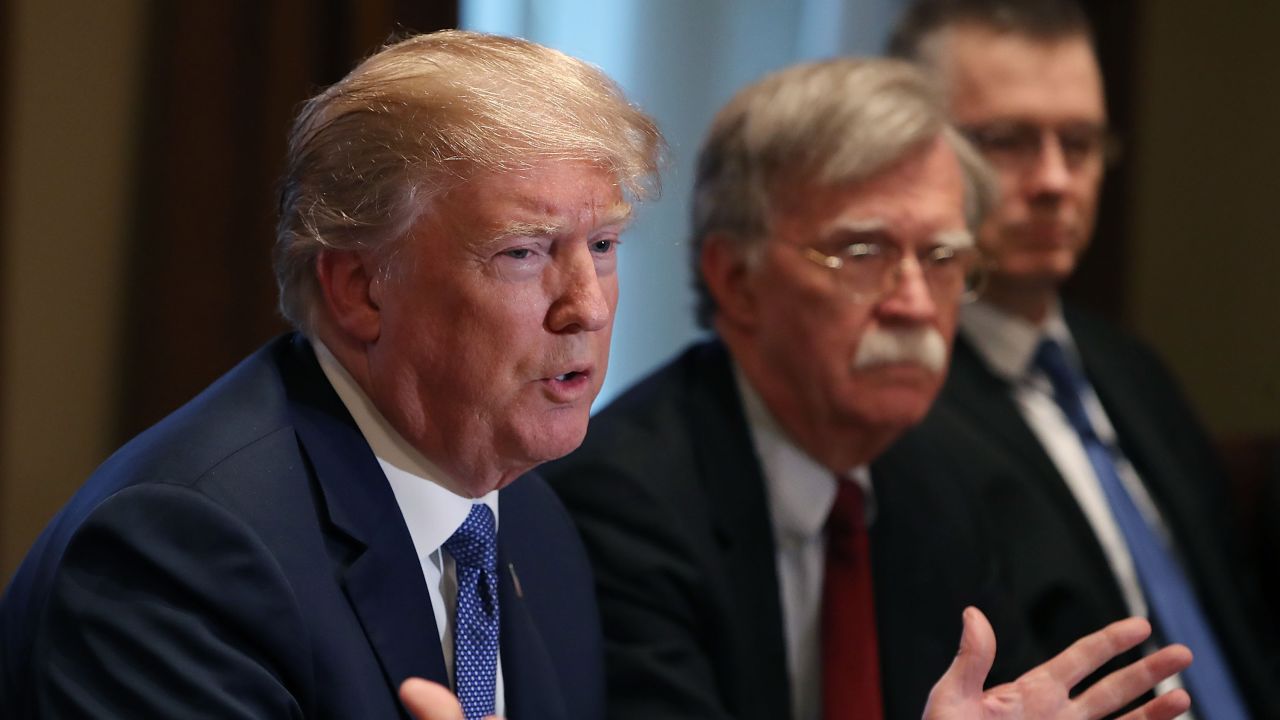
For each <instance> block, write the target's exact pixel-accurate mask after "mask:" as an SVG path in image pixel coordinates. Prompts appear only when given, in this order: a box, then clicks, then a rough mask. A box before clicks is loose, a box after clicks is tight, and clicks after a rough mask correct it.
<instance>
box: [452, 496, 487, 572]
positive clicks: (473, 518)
mask: <svg viewBox="0 0 1280 720" xmlns="http://www.w3.org/2000/svg"><path fill="white" fill-rule="evenodd" d="M444 549H445V550H446V551H448V553H449V554H450V555H451V556H453V561H454V562H455V563H457V564H458V565H462V566H464V567H470V568H476V569H479V570H486V571H490V572H492V571H495V570H496V569H497V567H498V533H497V530H496V527H495V524H494V521H493V511H491V510H490V509H489V506H488V505H485V504H484V503H476V504H474V505H472V506H471V512H470V513H468V514H467V519H466V520H463V521H462V525H461V526H460V527H459V528H458V529H457V530H455V531H454V533H453V535H451V536H450V537H449V539H448V540H446V541H445V542H444Z"/></svg>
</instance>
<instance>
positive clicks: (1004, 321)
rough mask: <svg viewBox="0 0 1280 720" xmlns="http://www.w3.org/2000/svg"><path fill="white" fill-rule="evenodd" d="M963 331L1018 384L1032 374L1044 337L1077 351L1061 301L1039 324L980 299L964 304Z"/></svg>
mask: <svg viewBox="0 0 1280 720" xmlns="http://www.w3.org/2000/svg"><path fill="white" fill-rule="evenodd" d="M960 332H962V333H964V337H965V339H966V340H968V341H969V344H971V345H973V348H974V350H976V351H977V353H978V355H980V356H981V357H982V359H983V360H985V361H986V363H987V366H988V367H989V368H991V370H992V371H993V372H995V373H996V374H997V375H999V376H1000V377H1002V378H1004V379H1005V380H1007V381H1009V382H1011V383H1015V384H1016V383H1019V382H1024V381H1026V380H1027V378H1028V376H1029V375H1030V374H1031V359H1032V357H1033V356H1034V355H1035V352H1036V346H1037V345H1039V343H1040V340H1041V339H1042V338H1046V337H1047V338H1052V339H1053V340H1055V341H1057V343H1058V344H1059V345H1061V346H1062V348H1063V350H1065V351H1066V352H1067V353H1068V354H1074V353H1075V352H1076V350H1075V342H1074V341H1072V339H1071V331H1070V330H1069V329H1068V328H1067V322H1066V320H1065V319H1064V318H1063V317H1062V305H1061V304H1060V303H1059V302H1058V301H1057V300H1054V302H1053V304H1052V305H1051V306H1050V307H1049V312H1048V313H1047V314H1046V315H1045V318H1044V321H1043V322H1041V323H1040V324H1039V325H1036V324H1035V323H1031V322H1028V321H1027V320H1025V319H1023V318H1021V317H1018V316H1017V315H1014V314H1012V313H1009V312H1007V311H1005V310H1002V309H1001V308H998V307H996V306H995V305H992V304H991V303H988V302H983V301H981V300H979V301H977V302H974V303H970V304H968V305H965V306H963V307H961V309H960Z"/></svg>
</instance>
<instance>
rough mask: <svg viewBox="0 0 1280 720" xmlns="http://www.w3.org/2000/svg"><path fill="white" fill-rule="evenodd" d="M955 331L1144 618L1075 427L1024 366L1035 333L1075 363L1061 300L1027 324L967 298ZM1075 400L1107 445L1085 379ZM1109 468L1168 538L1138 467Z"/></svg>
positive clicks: (1105, 428)
mask: <svg viewBox="0 0 1280 720" xmlns="http://www.w3.org/2000/svg"><path fill="white" fill-rule="evenodd" d="M960 332H961V333H963V334H964V337H965V339H966V340H968V341H969V343H970V344H971V345H972V346H973V348H974V350H976V351H977V353H978V355H980V356H981V357H982V359H983V360H984V361H986V364H987V367H988V368H990V369H991V371H992V372H994V373H995V374H996V375H998V376H1000V377H1001V378H1003V379H1004V380H1006V381H1008V382H1009V384H1010V386H1011V387H1012V388H1013V400H1014V403H1015V404H1016V405H1017V406H1018V411H1019V412H1020V413H1021V414H1022V417H1023V419H1024V420H1025V421H1026V423H1027V425H1028V426H1029V427H1030V428H1031V431H1032V432H1033V433H1034V434H1035V436H1036V438H1037V439H1039V441H1040V445H1041V446H1042V447H1043V448H1044V450H1045V453H1046V454H1048V456H1049V459H1050V460H1052V461H1053V464H1054V466H1055V467H1056V468H1057V469H1058V473H1059V474H1060V475H1062V479H1063V480H1064V481H1066V484H1067V487H1068V488H1069V489H1070V490H1071V494H1072V495H1073V496H1075V499H1076V502H1077V503H1079V505H1080V509H1081V511H1083V512H1084V516H1085V518H1086V519H1087V520H1088V521H1089V526H1090V527H1091V528H1092V529H1093V534H1094V535H1095V536H1096V537H1097V538H1098V543H1099V544H1100V545H1101V546H1102V551H1103V554H1104V555H1105V556H1106V558H1107V563H1108V564H1109V565H1110V566H1111V572H1112V574H1114V575H1115V578H1116V582H1117V583H1118V584H1119V585H1120V592H1121V594H1122V595H1123V597H1124V601H1125V604H1126V605H1127V606H1128V608H1129V612H1130V614H1133V615H1139V616H1142V617H1147V600H1146V597H1145V595H1144V594H1143V592H1142V586H1141V584H1140V583H1139V580H1138V574H1137V571H1136V570H1135V568H1134V566H1133V556H1132V555H1130V553H1129V545H1128V543H1127V542H1126V541H1125V539H1124V534H1123V533H1122V532H1121V530H1120V527H1119V525H1117V524H1116V521H1115V517H1114V516H1113V515H1112V514H1111V506H1110V504H1109V503H1108V502H1107V497H1106V495H1105V493H1104V492H1103V490H1102V485H1101V484H1100V483H1099V482H1098V478H1097V475H1096V474H1095V473H1094V471H1093V465H1092V464H1091V463H1090V462H1089V455H1088V452H1087V451H1086V450H1085V448H1084V444H1083V443H1082V442H1081V441H1080V436H1079V434H1078V433H1077V432H1076V430H1075V427H1074V426H1072V425H1071V422H1070V421H1069V420H1067V417H1066V415H1065V414H1063V412H1062V409H1061V408H1060V407H1059V405H1058V403H1057V401H1056V400H1054V397H1053V385H1052V384H1051V383H1050V381H1049V378H1048V377H1047V376H1046V375H1045V374H1044V373H1043V372H1042V371H1040V370H1039V369H1037V368H1034V367H1032V358H1033V356H1034V355H1035V351H1036V347H1037V345H1039V343H1040V340H1041V338H1046V337H1047V338H1051V339H1053V340H1054V341H1056V342H1057V343H1058V344H1059V345H1060V346H1062V349H1063V351H1064V352H1065V353H1066V354H1067V356H1068V358H1074V360H1075V362H1076V363H1077V366H1079V353H1078V351H1077V350H1076V344H1075V341H1074V340H1073V339H1072V337H1071V331H1070V330H1069V329H1068V328H1067V323H1066V321H1065V320H1064V319H1063V317H1062V308H1061V306H1060V305H1059V304H1058V303H1056V302H1055V303H1054V305H1053V307H1052V308H1051V309H1050V311H1049V313H1048V315H1047V317H1046V318H1045V320H1044V322H1043V323H1042V324H1040V325H1035V324H1033V323H1030V322H1027V321H1026V320H1024V319H1022V318H1021V317H1018V316H1015V315H1012V314H1009V313H1007V312H1005V311H1003V310H1001V309H1000V308H997V307H995V306H994V305H991V304H989V303H984V302H981V301H979V302H975V303H971V304H969V305H965V306H963V307H962V308H961V311H960ZM1081 400H1082V401H1083V403H1084V408H1085V412H1086V413H1087V414H1088V416H1089V422H1090V424H1092V425H1093V429H1094V432H1095V433H1097V435H1098V439H1100V440H1101V441H1102V442H1103V443H1104V444H1106V445H1108V446H1111V447H1115V446H1116V431H1115V428H1114V427H1113V426H1112V424H1111V420H1110V419H1109V418H1108V417H1107V413H1106V410H1104V409H1103V407H1102V402H1101V401H1100V400H1099V399H1098V396H1097V394H1096V393H1095V392H1094V391H1093V388H1092V386H1090V387H1089V388H1087V390H1086V391H1085V392H1084V394H1083V397H1082V398H1081ZM1116 470H1117V474H1118V475H1119V476H1120V481H1121V482H1122V483H1123V484H1124V486H1125V489H1126V490H1128V491H1129V495H1130V496H1131V497H1132V498H1133V501H1134V503H1135V504H1136V505H1137V506H1138V510H1139V512H1141V513H1142V515H1143V517H1144V518H1145V519H1146V521H1147V523H1148V524H1149V525H1150V526H1151V527H1152V528H1153V529H1154V530H1155V532H1156V533H1157V534H1158V535H1160V536H1161V537H1162V538H1163V539H1164V540H1165V542H1166V543H1169V541H1170V539H1171V538H1170V535H1169V530H1168V527H1167V525H1166V524H1165V522H1164V520H1163V519H1162V518H1161V517H1160V513H1159V511H1158V510H1157V508H1156V505H1155V502H1153V501H1152V499H1151V494H1150V493H1149V492H1147V488H1146V486H1145V485H1144V484H1143V482H1142V479H1141V478H1140V477H1139V476H1138V471H1137V470H1136V469H1135V468H1134V467H1133V465H1131V464H1130V463H1129V461H1128V460H1127V459H1125V458H1124V457H1123V455H1119V454H1118V455H1117V462H1116ZM1170 546H1171V547H1172V545H1170ZM1180 686H1181V684H1180V683H1179V682H1178V681H1177V678H1176V677H1174V678H1172V679H1171V680H1167V681H1165V682H1164V683H1161V684H1160V685H1159V686H1157V687H1158V690H1160V691H1161V692H1163V691H1166V690H1168V689H1171V688H1173V687H1180ZM1183 717H1189V716H1188V715H1184V716H1183Z"/></svg>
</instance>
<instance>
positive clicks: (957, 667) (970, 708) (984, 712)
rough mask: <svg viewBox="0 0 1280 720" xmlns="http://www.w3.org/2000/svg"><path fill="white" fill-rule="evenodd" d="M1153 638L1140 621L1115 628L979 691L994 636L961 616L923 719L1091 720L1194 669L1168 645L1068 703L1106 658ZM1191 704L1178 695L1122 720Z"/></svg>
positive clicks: (982, 620)
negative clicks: (952, 655) (952, 652)
mask: <svg viewBox="0 0 1280 720" xmlns="http://www.w3.org/2000/svg"><path fill="white" fill-rule="evenodd" d="M1150 634H1151V625H1150V624H1148V623H1147V621H1146V620H1142V619H1140V618H1129V619H1128V620H1122V621H1120V622H1117V623H1112V624H1111V625H1108V626H1107V627H1105V628H1103V629H1102V630H1099V631H1098V632H1096V633H1093V634H1092V635H1087V636H1085V637H1084V638H1081V639H1080V640H1078V641H1076V642H1075V643H1074V644H1073V645H1072V646H1071V647H1069V648H1067V649H1066V650H1064V651H1062V653H1061V654H1059V655H1057V656H1056V657H1054V658H1053V659H1051V660H1049V661H1048V662H1046V663H1044V664H1043V665H1039V666H1037V667H1035V668H1033V669H1032V670H1030V671H1029V672H1027V673H1026V674H1025V675H1023V676H1022V677H1020V678H1018V679H1017V680H1015V681H1013V682H1011V683H1007V684H1004V685H999V686H996V687H993V688H991V689H990V690H987V691H985V692H984V691H983V689H982V686H983V683H984V682H985V681H986V678H987V673H988V672H989V671H990V670H991V663H992V662H993V661H994V660H995V655H996V638H995V633H994V632H993V631H992V629H991V624H990V623H989V622H987V618H986V616H984V615H983V614H982V613H981V612H979V611H978V610H977V609H975V608H969V609H967V610H965V614H964V633H963V636H962V637H961V639H960V652H959V653H958V654H957V655H956V659H955V661H954V662H953V663H952V664H951V668H950V669H949V670H947V673H946V674H945V675H943V676H942V679H941V680H939V681H938V684H937V685H935V686H934V688H933V692H931V693H930V694H929V704H928V706H927V707H926V708H925V714H924V720H1031V719H1032V718H1035V719H1036V720H1091V719H1092V718H1100V717H1103V716H1105V715H1107V714H1109V713H1112V712H1115V711H1116V710H1118V709H1120V708H1122V707H1124V706H1125V705H1126V704H1128V703H1129V702H1132V701H1133V699H1134V698H1137V697H1139V696H1140V695H1142V694H1143V693H1145V692H1147V691H1148V690H1150V689H1151V688H1153V687H1155V685H1156V683H1158V682H1160V681H1161V680H1163V679H1165V678H1166V677H1169V676H1170V675H1173V674H1174V673H1176V672H1179V671H1181V670H1183V669H1185V668H1186V667H1187V666H1188V665H1190V664H1191V651H1190V650H1188V649H1187V648H1186V647H1184V646H1182V645H1170V646H1169V647H1165V648H1163V649H1161V650H1160V651H1159V652H1156V653H1152V654H1151V655H1149V656H1147V657H1145V658H1143V659H1141V660H1139V661H1137V662H1135V663H1133V664H1132V665H1129V666H1127V667H1125V668H1122V669H1120V670H1117V671H1116V672H1114V673H1112V674H1110V675H1108V676H1107V677H1105V678H1103V679H1102V680H1101V681H1099V682H1097V683H1096V684H1094V685H1093V686H1092V687H1090V688H1089V689H1088V690H1086V691H1084V692H1083V693H1080V694H1079V695H1077V696H1075V697H1072V696H1071V689H1072V688H1073V687H1075V686H1076V685H1077V684H1078V683H1079V682H1080V681H1081V680H1083V679H1084V678H1085V677H1087V676H1088V675H1089V674H1090V673H1092V672H1093V671H1095V670H1097V669H1098V668H1099V667H1101V666H1102V665H1103V664H1104V663H1106V662H1107V661H1108V660H1110V659H1111V658H1113V657H1115V656H1116V655H1119V654H1120V653H1122V652H1125V651H1127V650H1129V649H1130V648H1133V647H1136V646H1137V645H1138V644H1139V643H1141V642H1142V641H1144V640H1146V639H1147V637H1148V636H1150ZM1190 705H1191V698H1190V697H1188V695H1187V693H1186V691H1184V690H1175V691H1173V692H1170V693H1166V694H1164V695H1161V696H1160V697H1157V698H1155V699H1154V700H1151V701H1150V702H1148V703H1146V704H1145V705H1143V706H1142V707H1140V708H1138V709H1137V710H1134V711H1133V712H1130V713H1128V714H1126V715H1124V716H1123V718H1122V720H1169V719H1171V718H1174V717H1177V716H1178V715H1180V714H1182V713H1184V712H1186V711H1187V708H1189V707H1190Z"/></svg>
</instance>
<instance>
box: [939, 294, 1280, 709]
mask: <svg viewBox="0 0 1280 720" xmlns="http://www.w3.org/2000/svg"><path fill="white" fill-rule="evenodd" d="M1064 311H1065V317H1066V321H1067V325H1068V326H1069V327H1070V329H1071V334H1072V337H1073V339H1074V340H1075V342H1076V346H1077V347H1078V348H1079V351H1080V355H1081V359H1082V361H1083V363H1084V369H1085V372H1086V374H1087V375H1088V377H1089V381H1090V383H1091V384H1092V385H1093V387H1094V389H1095V390H1096V391H1097V393H1098V397H1099V398H1100V399H1101V401H1102V404H1103V406H1104V407H1105V408H1106V411H1107V416H1108V417H1109V418H1110V420H1111V422H1112V424H1113V425H1114V426H1115V429H1116V433H1117V435H1118V440H1119V444H1120V447H1121V449H1122V450H1123V451H1124V453H1125V455H1126V457H1128V459H1129V460H1130V461H1131V462H1132V463H1133V465H1134V466H1135V467H1136V468H1137V470H1138V473H1139V474H1140V475H1141V477H1142V480H1143V482H1144V483H1145V484H1146V486H1147V489H1148V490H1149V491H1150V493H1151V496H1152V498H1153V499H1154V500H1155V502H1156V504H1157V505H1159V507H1160V511H1161V513H1162V516H1163V517H1164V519H1165V521H1166V523H1167V525H1168V528H1169V530H1170V532H1171V534H1172V536H1173V540H1174V542H1175V544H1176V547H1177V550H1178V552H1179V555H1180V558H1181V560H1182V561H1183V563H1184V565H1185V567H1186V570H1187V572H1188V574H1189V575H1190V578H1191V580H1192V582H1193V583H1194V585H1195V588H1196V591H1197V593H1198V595H1199V597H1200V600H1201V602H1202V604H1203V606H1204V609H1205V612H1206V613H1207V614H1208V616H1209V620H1210V622H1211V623H1212V624H1213V627H1214V629H1215V630H1216V631H1217V634H1218V639H1219V640H1220V641H1221V644H1222V646H1223V650H1224V652H1225V653H1226V655H1227V660H1228V662H1229V663H1230V664H1231V668H1230V670H1231V672H1232V673H1233V674H1234V676H1235V677H1236V680H1237V682H1239V684H1240V686H1241V689H1242V690H1243V692H1244V693H1245V695H1246V699H1247V700H1248V702H1249V704H1250V706H1251V707H1252V708H1253V711H1254V713H1255V714H1256V716H1257V717H1266V718H1273V717H1280V705H1277V702H1276V699H1275V697H1274V695H1275V693H1274V690H1275V687H1276V683H1277V680H1276V678H1277V677H1278V676H1277V674H1276V668H1275V659H1274V658H1275V655H1274V653H1275V651H1274V647H1275V646H1274V639H1273V636H1272V633H1271V618H1269V617H1267V615H1268V614H1267V613H1266V612H1265V611H1263V610H1262V609H1261V608H1260V607H1259V602H1258V600H1257V598H1258V594H1257V588H1256V586H1255V584H1254V583H1253V579H1252V577H1251V574H1250V573H1249V572H1248V571H1247V570H1246V569H1245V568H1244V566H1243V563H1242V561H1243V560H1244V555H1243V554H1242V553H1241V552H1240V551H1239V550H1238V549H1237V548H1236V546H1235V544H1234V543H1233V542H1232V532H1231V530H1230V528H1229V527H1228V525H1227V521H1226V518H1227V517H1228V512H1227V499H1226V489H1227V487H1226V486H1227V479H1226V476H1225V474H1224V473H1223V472H1222V470H1221V469H1220V467H1219V465H1218V463H1217V459H1216V456H1215V453H1214V451H1213V448H1212V447H1211V445H1210V443H1209V440H1208V437H1207V435H1206V434H1205V432H1204V431H1203V429H1202V428H1201V427H1200V425H1199V423H1198V422H1197V420H1196V418H1195V415H1194V414H1193V413H1192V411H1191V409H1190V407H1189V406H1188V405H1187V404H1186V402H1185V401H1184V400H1183V398H1182V394H1181V393H1180V392H1179V390H1178V387H1177V385H1176V383H1175V382H1174V381H1173V378H1172V377H1171V376H1170V375H1169V373H1168V371H1167V370H1166V369H1165V367H1164V365H1163V364H1162V363H1161V362H1160V361H1159V360H1158V359H1157V358H1156V356H1155V355H1154V354H1153V353H1152V352H1151V351H1150V350H1149V349H1147V348H1146V347H1145V346H1144V345H1142V344H1140V343H1139V342H1137V341H1136V340H1135V339H1133V338H1132V337H1129V336H1128V335H1125V334H1124V333H1121V332H1119V331H1118V330H1117V329H1116V328H1114V327H1112V326H1111V325H1110V324H1108V323H1106V322H1103V321H1101V320H1100V319H1098V318H1095V317H1093V316H1091V315H1088V314H1085V313H1082V312H1079V311H1077V310H1075V309H1073V308H1071V307H1064ZM933 412H934V415H935V416H941V415H948V414H951V415H954V416H957V417H958V418H960V420H961V424H962V425H964V426H965V429H966V430H967V431H968V432H967V433H966V432H954V431H951V432H946V433H933V434H932V435H931V436H930V437H929V438H928V441H929V442H930V443H931V444H932V445H935V446H946V445H955V446H960V447H957V448H956V450H955V452H956V454H960V455H962V456H963V457H965V459H966V462H967V463H968V464H969V465H970V466H971V467H972V468H973V470H974V472H973V473H971V474H970V475H969V477H971V478H978V479H979V485H978V489H977V492H978V493H980V495H981V496H982V497H983V498H984V500H985V502H986V504H987V505H988V507H990V508H991V510H992V512H990V513H988V514H987V516H986V517H988V518H991V519H992V520H993V521H994V523H995V524H994V525H993V527H992V533H993V534H994V535H995V536H996V537H997V538H998V539H999V540H1000V542H999V543H998V544H997V547H998V548H999V550H1000V553H1001V556H1002V558H1001V560H1002V564H1003V566H1004V568H1005V569H1006V571H1007V573H1008V577H1009V580H1010V586H1011V588H1012V592H1013V595H1014V598H1015V601H1016V602H1017V603H1018V605H1019V607H1020V609H1021V612H1022V614H1023V615H1024V616H1025V617H1026V618H1027V619H1028V622H1029V624H1030V627H1031V630H1032V632H1033V634H1034V638H1035V642H1036V643H1037V645H1038V647H1039V648H1040V650H1041V652H1043V653H1057V652H1059V651H1061V650H1062V649H1064V648H1065V647H1066V646H1067V645H1068V644H1070V643H1071V642H1072V641H1073V640H1075V639H1076V638H1078V637H1080V636H1081V635H1083V634H1084V633H1087V632H1092V631H1094V630H1097V629H1098V628H1100V627H1102V626H1103V625H1105V624H1106V623H1108V622H1112V621H1115V620H1119V619H1121V618H1123V617H1125V616H1127V615H1128V609H1127V607H1126V605H1125V603H1124V599H1123V597H1122V595H1121V592H1120V587H1119V584H1118V583H1117V582H1116V579H1115V575H1114V574H1113V573H1112V571H1111V566H1110V564H1109V563H1108V562H1107V559H1106V556H1105V554H1104V553H1103V550H1102V546H1101V545H1100V544H1099V542H1098V539H1097V537H1096V536H1095V535H1094V534H1093V530H1092V527H1091V526H1090V525H1089V522H1088V520H1087V519H1086V518H1085V516H1084V512H1083V511H1082V510H1081V509H1080V506H1079V504H1078V503H1077V502H1076V500H1075V497H1074V495H1072V493H1071V491H1070V490H1069V489H1068V487H1067V485H1066V481H1065V480H1063V479H1062V476H1061V474H1059V472H1058V469H1057V467H1056V466H1055V465H1054V464H1053V461H1052V460H1050V458H1049V456H1048V454H1047V453H1046V452H1045V450H1044V448H1043V446H1041V445H1040V442H1039V440H1038V439H1037V438H1036V436H1035V433H1034V432H1033V431H1032V430H1031V428H1030V427H1029V426H1028V425H1027V424H1026V421H1025V420H1023V418H1022V414H1021V413H1020V412H1019V410H1018V407H1017V405H1016V403H1015V401H1014V399H1013V396H1012V388H1011V387H1010V386H1009V384H1008V383H1007V382H1006V381H1005V380H1003V379H1002V378H1000V377H999V376H997V375H996V374H995V373H993V372H992V371H991V370H990V368H988V367H987V366H986V364H985V362H984V361H983V359H982V357H981V356H980V355H978V353H977V352H976V351H975V350H974V349H973V348H972V347H971V346H970V345H969V343H968V342H966V341H965V340H964V338H963V337H959V338H957V340H956V347H955V353H954V355H953V358H952V363H951V374H950V376H949V377H948V380H947V384H946V386H945V387H944V388H943V391H942V395H941V397H940V399H939V401H938V403H937V405H936V406H935V408H934V411H933ZM925 427H926V428H927V427H928V423H926V426H925ZM1136 656H1137V654H1136V651H1135V652H1131V653H1128V654H1126V655H1124V656H1122V658H1121V659H1120V660H1119V661H1117V662H1115V663H1112V664H1110V665H1108V669H1115V668H1117V667H1118V666H1119V664H1120V663H1121V662H1128V661H1131V660H1133V659H1135V658H1136Z"/></svg>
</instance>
